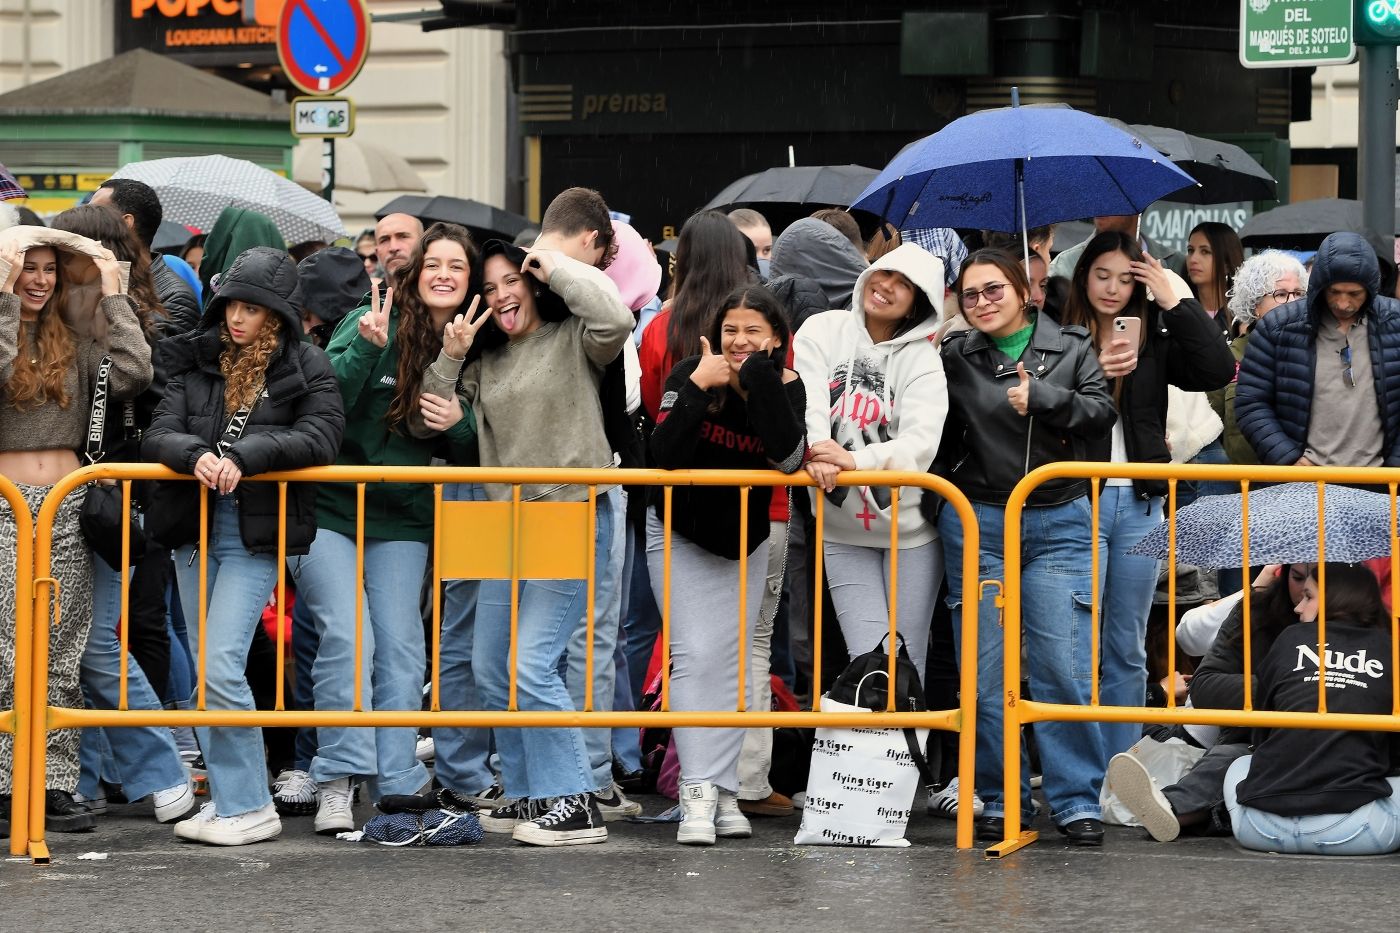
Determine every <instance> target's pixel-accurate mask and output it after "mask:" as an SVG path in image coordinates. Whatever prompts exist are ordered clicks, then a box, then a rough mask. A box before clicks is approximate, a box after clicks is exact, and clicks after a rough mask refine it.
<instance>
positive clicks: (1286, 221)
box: [1240, 198, 1391, 259]
mask: <svg viewBox="0 0 1400 933" xmlns="http://www.w3.org/2000/svg"><path fill="white" fill-rule="evenodd" d="M1342 230H1346V231H1350V232H1352V233H1359V234H1361V235H1362V236H1364V237H1365V238H1366V241H1367V242H1368V243H1370V244H1371V246H1372V247H1373V248H1374V249H1375V250H1376V253H1377V254H1378V255H1380V256H1384V257H1386V258H1387V259H1389V258H1390V255H1391V247H1390V246H1388V245H1386V242H1385V240H1384V239H1383V238H1382V237H1380V236H1379V235H1378V234H1377V233H1376V232H1375V231H1373V230H1369V229H1367V227H1366V223H1365V220H1364V219H1363V216H1362V207H1361V202H1360V201H1349V200H1346V199H1344V198H1317V199H1315V200H1312V201H1299V202H1298V203H1297V204H1285V205H1284V206H1283V207H1276V208H1274V209H1273V210H1271V211H1265V212H1264V213H1262V214H1255V215H1254V216H1253V217H1251V218H1250V219H1249V220H1248V221H1247V222H1246V223H1245V225H1244V227H1243V228H1242V229H1241V230H1240V240H1242V241H1243V242H1244V245H1245V246H1251V247H1254V248H1256V249H1259V248H1263V247H1266V246H1272V247H1274V248H1275V249H1296V250H1315V249H1317V248H1318V247H1319V246H1321V245H1322V241H1323V240H1324V239H1326V238H1327V237H1328V235H1330V234H1333V233H1337V232H1339V231H1342Z"/></svg>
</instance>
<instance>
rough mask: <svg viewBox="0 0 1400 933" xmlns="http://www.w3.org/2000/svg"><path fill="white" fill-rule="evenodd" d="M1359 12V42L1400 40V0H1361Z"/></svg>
mask: <svg viewBox="0 0 1400 933" xmlns="http://www.w3.org/2000/svg"><path fill="white" fill-rule="evenodd" d="M1357 13H1358V16H1357V24H1356V25H1357V37H1356V39H1357V42H1359V43H1362V44H1372V45H1374V44H1392V43H1395V42H1400V0H1360V2H1359V3H1358V4H1357Z"/></svg>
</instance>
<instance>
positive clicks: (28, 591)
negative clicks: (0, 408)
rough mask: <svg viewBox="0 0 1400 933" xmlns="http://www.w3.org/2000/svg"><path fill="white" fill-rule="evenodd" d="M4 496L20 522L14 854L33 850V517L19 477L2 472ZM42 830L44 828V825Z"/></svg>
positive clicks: (11, 714) (5, 723)
mask: <svg viewBox="0 0 1400 933" xmlns="http://www.w3.org/2000/svg"><path fill="white" fill-rule="evenodd" d="M0 496H3V497H4V499H5V502H6V503H7V504H8V505H9V507H10V513H11V515H12V517H13V518H14V522H15V537H16V542H17V543H16V546H15V583H14V586H15V592H14V599H15V669H14V671H13V673H12V677H13V680H12V681H11V687H12V689H11V691H10V697H11V699H10V709H9V710H6V711H0V729H3V730H4V731H6V732H9V733H11V735H12V736H13V739H12V741H13V746H12V747H13V748H14V761H13V762H12V763H11V767H10V814H9V817H10V854H11V855H26V854H28V853H29V839H30V832H29V798H30V793H31V790H30V755H31V743H32V742H33V741H34V726H33V719H34V715H35V711H36V709H37V708H36V707H35V706H34V702H33V689H34V687H33V667H34V663H33V653H34V618H33V616H34V602H35V598H36V593H35V586H34V520H33V519H32V518H31V517H30V514H29V505H28V503H26V502H25V501H24V495H23V494H22V493H21V492H20V491H19V489H18V487H16V486H15V484H14V483H12V482H10V481H9V480H8V479H6V478H5V477H3V476H0ZM41 833H42V830H41Z"/></svg>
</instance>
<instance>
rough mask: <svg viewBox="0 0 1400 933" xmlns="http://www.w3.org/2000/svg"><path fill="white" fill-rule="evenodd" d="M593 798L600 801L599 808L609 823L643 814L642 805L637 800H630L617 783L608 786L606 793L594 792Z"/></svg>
mask: <svg viewBox="0 0 1400 933" xmlns="http://www.w3.org/2000/svg"><path fill="white" fill-rule="evenodd" d="M593 799H594V800H595V801H597V803H598V810H599V812H601V813H602V814H603V820H604V821H605V822H608V823H611V822H613V821H615V820H625V819H627V818H628V817H631V816H641V815H642V805H641V804H639V803H637V802H636V801H635V800H628V799H627V795H626V794H624V793H623V792H622V788H621V787H618V786H617V784H616V783H613V784H612V786H610V787H609V788H608V792H607V793H606V794H594V795H593Z"/></svg>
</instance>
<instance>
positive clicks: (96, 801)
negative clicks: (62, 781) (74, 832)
mask: <svg viewBox="0 0 1400 933" xmlns="http://www.w3.org/2000/svg"><path fill="white" fill-rule="evenodd" d="M73 802H74V803H80V804H82V805H83V806H85V807H87V808H88V812H89V813H91V814H92V815H93V816H105V815H106V814H107V795H106V794H105V793H104V792H102V791H101V790H99V791H98V792H97V796H96V797H84V796H83V795H82V794H77V793H75V794H74V795H73Z"/></svg>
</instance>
